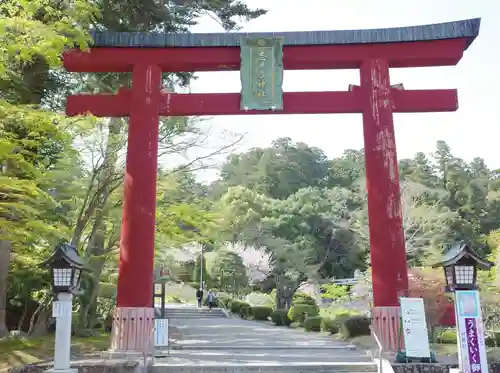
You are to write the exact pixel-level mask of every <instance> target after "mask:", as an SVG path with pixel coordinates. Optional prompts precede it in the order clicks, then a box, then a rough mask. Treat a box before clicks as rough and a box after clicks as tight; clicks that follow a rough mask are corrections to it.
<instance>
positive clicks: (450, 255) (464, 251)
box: [433, 241, 494, 269]
mask: <svg viewBox="0 0 500 373" xmlns="http://www.w3.org/2000/svg"><path fill="white" fill-rule="evenodd" d="M465 255H468V256H469V257H471V258H472V259H474V260H475V261H476V263H477V264H478V267H479V268H481V269H490V268H491V267H493V265H494V264H493V263H491V262H489V261H488V260H486V259H483V258H481V257H480V256H479V254H478V253H476V252H475V251H474V249H472V247H470V246H469V245H468V244H467V243H466V242H465V241H460V242H457V243H456V244H455V245H453V246H452V247H450V248H449V249H448V250H447V251H446V252H445V253H444V255H443V260H441V262H439V263H436V264H434V265H433V267H440V266H449V265H452V264H454V263H456V262H457V261H458V260H460V259H461V258H463V257H464V256H465Z"/></svg>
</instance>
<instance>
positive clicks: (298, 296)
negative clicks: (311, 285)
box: [292, 292, 317, 306]
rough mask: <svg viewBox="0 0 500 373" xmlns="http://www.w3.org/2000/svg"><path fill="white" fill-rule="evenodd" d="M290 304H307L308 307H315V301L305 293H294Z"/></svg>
mask: <svg viewBox="0 0 500 373" xmlns="http://www.w3.org/2000/svg"><path fill="white" fill-rule="evenodd" d="M292 303H293V304H294V305H295V304H308V305H310V306H317V304H316V301H315V300H314V298H313V297H311V296H310V295H309V294H306V293H301V292H299V293H295V295H294V296H293V300H292Z"/></svg>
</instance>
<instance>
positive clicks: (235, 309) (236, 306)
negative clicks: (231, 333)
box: [229, 299, 247, 314]
mask: <svg viewBox="0 0 500 373" xmlns="http://www.w3.org/2000/svg"><path fill="white" fill-rule="evenodd" d="M246 304H247V303H245V302H242V301H239V300H236V299H233V300H232V301H231V302H230V303H229V310H230V311H231V312H232V313H234V314H239V313H240V308H241V307H242V306H244V305H246Z"/></svg>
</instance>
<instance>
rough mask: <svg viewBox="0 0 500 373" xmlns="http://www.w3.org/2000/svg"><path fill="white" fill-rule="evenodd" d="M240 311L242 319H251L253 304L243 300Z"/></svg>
mask: <svg viewBox="0 0 500 373" xmlns="http://www.w3.org/2000/svg"><path fill="white" fill-rule="evenodd" d="M238 313H239V315H240V317H241V318H242V319H249V318H250V317H252V306H251V305H249V304H248V303H245V302H241V303H240V307H239V311H238Z"/></svg>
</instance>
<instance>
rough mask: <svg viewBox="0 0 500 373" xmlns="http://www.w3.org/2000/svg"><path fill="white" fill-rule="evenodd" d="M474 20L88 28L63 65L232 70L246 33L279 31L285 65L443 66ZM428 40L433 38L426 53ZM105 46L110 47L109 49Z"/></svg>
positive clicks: (475, 29) (471, 32) (474, 30)
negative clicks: (368, 62)
mask: <svg viewBox="0 0 500 373" xmlns="http://www.w3.org/2000/svg"><path fill="white" fill-rule="evenodd" d="M480 21H481V20H480V19H479V18H475V19H469V20H464V21H456V22H447V23H438V24H433V25H424V26H411V27H396V28H385V29H372V30H346V31H306V32H303V31H302V32H273V33H251V34H247V33H214V34H179V33H176V34H172V33H147V32H111V31H102V32H96V31H92V32H91V35H92V37H93V39H94V44H93V46H92V51H91V53H90V54H89V53H83V52H80V53H78V52H72V53H70V54H69V55H66V57H65V59H64V66H65V68H66V69H67V70H68V71H74V72H125V71H132V66H133V63H134V62H136V61H138V60H142V61H144V60H145V59H147V60H148V61H150V62H155V63H158V64H159V65H160V66H161V68H162V70H163V71H166V72H185V71H187V72H191V71H221V70H238V69H239V68H240V52H239V42H240V38H241V37H242V36H246V35H252V36H257V37H260V36H262V37H268V36H283V37H284V51H283V65H284V69H286V70H302V69H303V70H317V69H355V68H359V65H360V63H361V62H362V60H364V59H366V58H367V57H375V56H383V57H385V58H387V59H388V60H389V62H390V67H422V66H446V65H455V64H456V63H457V62H458V61H459V60H460V58H461V57H462V54H463V51H464V50H465V49H467V47H468V46H469V45H470V44H471V43H472V42H473V40H474V39H475V38H476V37H477V35H478V33H479V26H480ZM429 42H433V43H431V44H432V45H433V47H432V53H431V52H430V51H429V50H428V49H429V47H430V45H429ZM394 44H396V45H398V48H394V46H395V45H394ZM165 48H167V49H168V53H167V51H165ZM110 49H113V52H115V53H114V54H110V53H109V52H110ZM120 49H121V50H120Z"/></svg>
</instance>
